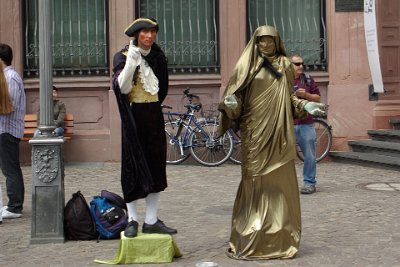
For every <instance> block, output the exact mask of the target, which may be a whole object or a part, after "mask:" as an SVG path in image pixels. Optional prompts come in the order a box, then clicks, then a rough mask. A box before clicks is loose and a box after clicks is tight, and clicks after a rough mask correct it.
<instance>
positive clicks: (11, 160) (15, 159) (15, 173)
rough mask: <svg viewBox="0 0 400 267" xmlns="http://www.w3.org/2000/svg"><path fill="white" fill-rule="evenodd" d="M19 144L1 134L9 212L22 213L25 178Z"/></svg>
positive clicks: (0, 161)
mask: <svg viewBox="0 0 400 267" xmlns="http://www.w3.org/2000/svg"><path fill="white" fill-rule="evenodd" d="M19 142H20V140H19V139H18V138H15V137H14V136H12V135H11V134H8V133H3V134H0V168H1V171H2V172H3V174H4V176H5V177H6V191H7V196H8V204H7V206H8V208H7V210H8V211H10V212H13V213H21V212H22V208H23V204H24V194H25V187H24V178H23V176H22V170H21V166H20V163H19Z"/></svg>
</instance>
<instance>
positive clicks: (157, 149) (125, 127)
mask: <svg viewBox="0 0 400 267" xmlns="http://www.w3.org/2000/svg"><path fill="white" fill-rule="evenodd" d="M123 52H126V51H124V50H122V51H121V52H118V53H116V54H115V56H114V62H113V64H114V68H113V70H114V75H113V84H112V85H113V90H114V93H115V96H116V98H117V103H118V109H119V112H120V117H121V125H122V158H121V186H122V192H123V195H124V200H125V201H126V202H131V201H133V200H136V199H140V198H145V197H146V196H147V195H148V194H149V193H156V192H160V191H163V190H164V189H165V188H166V187H167V176H166V139H165V132H164V117H163V114H162V111H161V103H162V102H163V101H164V99H165V97H166V96H167V93H168V69H167V59H166V57H165V55H164V53H163V52H162V50H161V49H160V47H159V46H158V45H156V44H153V46H152V48H151V51H150V53H149V54H148V55H147V56H143V59H145V60H146V61H147V62H148V63H149V66H150V67H151V68H152V70H153V72H154V74H155V75H156V77H157V78H158V82H159V92H158V99H159V102H154V103H132V105H131V104H130V103H129V101H128V95H125V94H122V93H121V90H120V88H119V85H118V76H119V74H120V73H121V71H122V69H123V68H124V66H125V62H126V56H125V55H124V53H123Z"/></svg>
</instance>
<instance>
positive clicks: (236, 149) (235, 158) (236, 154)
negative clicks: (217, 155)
mask: <svg viewBox="0 0 400 267" xmlns="http://www.w3.org/2000/svg"><path fill="white" fill-rule="evenodd" d="M228 131H229V133H230V135H232V141H233V151H232V155H231V156H230V157H229V159H230V160H231V161H232V162H233V163H236V164H241V163H242V150H241V149H240V142H241V141H240V130H239V131H237V132H235V131H233V130H232V129H229V130H228Z"/></svg>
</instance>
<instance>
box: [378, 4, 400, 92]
mask: <svg viewBox="0 0 400 267" xmlns="http://www.w3.org/2000/svg"><path fill="white" fill-rule="evenodd" d="M377 5H378V6H377V24H378V34H379V46H380V55H381V57H380V59H381V69H382V76H383V83H384V87H385V90H386V93H385V94H381V95H380V96H379V99H380V100H400V1H399V0H379V1H377Z"/></svg>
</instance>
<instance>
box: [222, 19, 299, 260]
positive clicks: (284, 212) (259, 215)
mask: <svg viewBox="0 0 400 267" xmlns="http://www.w3.org/2000/svg"><path fill="white" fill-rule="evenodd" d="M262 36H272V37H273V39H274V41H275V54H269V55H268V56H265V55H262V54H261V53H260V51H259V49H258V41H259V38H260V37H262ZM265 39H270V38H265ZM265 44H266V45H268V44H270V41H269V40H265ZM272 50H274V49H272ZM272 50H271V51H272ZM265 61H268V62H269V63H270V64H271V65H272V66H268V62H265ZM272 67H273V68H274V69H275V71H276V72H277V73H279V74H281V75H276V73H274V72H273V69H272ZM293 80H294V68H293V66H292V64H291V62H290V60H289V59H288V58H287V57H286V52H285V49H284V46H283V43H282V41H281V38H280V36H279V34H278V32H277V31H276V30H275V29H274V28H273V27H271V26H261V27H259V28H258V29H257V30H256V31H255V32H254V34H253V36H252V38H251V40H250V41H249V43H248V44H247V46H246V48H245V50H244V51H243V53H242V55H241V57H240V58H239V60H238V63H237V64H236V67H235V69H234V73H233V75H232V76H231V78H230V80H229V83H228V86H227V88H226V91H225V93H224V96H223V98H222V99H221V103H220V109H222V110H223V111H222V112H221V121H220V127H221V125H222V127H221V128H219V134H220V133H221V129H222V133H223V132H224V130H226V129H228V128H229V127H230V126H231V123H232V120H236V119H239V121H240V136H241V152H242V165H241V167H242V177H241V181H240V185H239V188H238V191H237V194H236V199H235V203H234V207H233V212H232V227H231V236H230V240H229V250H228V252H227V254H228V256H229V257H232V258H234V259H243V260H263V259H273V258H281V259H283V258H293V257H294V256H295V255H296V253H297V251H298V249H299V244H300V239H301V213H300V199H299V191H298V184H297V175H296V169H295V163H294V159H295V156H296V151H295V142H296V139H295V135H294V126H293V115H294V114H296V109H298V110H303V106H304V103H305V102H304V100H299V99H297V98H296V97H295V96H294V94H293ZM227 95H234V96H235V98H236V99H237V102H238V105H237V106H238V108H235V109H230V108H229V107H228V106H226V105H225V104H224V98H225V96H227Z"/></svg>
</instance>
